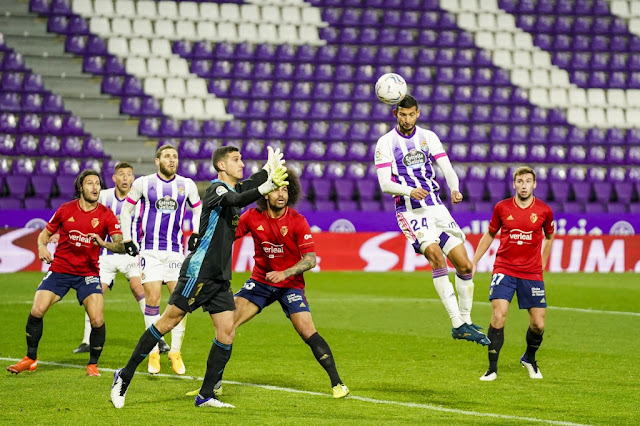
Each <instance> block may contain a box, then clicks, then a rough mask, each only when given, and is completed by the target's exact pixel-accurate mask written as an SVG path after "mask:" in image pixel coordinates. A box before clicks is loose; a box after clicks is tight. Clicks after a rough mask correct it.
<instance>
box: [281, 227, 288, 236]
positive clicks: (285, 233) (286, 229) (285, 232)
mask: <svg viewBox="0 0 640 426" xmlns="http://www.w3.org/2000/svg"><path fill="white" fill-rule="evenodd" d="M287 232H289V228H288V227H286V226H283V227H282V228H280V233H281V234H282V236H283V237H284V236H285V235H287Z"/></svg>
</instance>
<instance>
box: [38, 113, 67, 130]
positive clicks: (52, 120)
mask: <svg viewBox="0 0 640 426" xmlns="http://www.w3.org/2000/svg"><path fill="white" fill-rule="evenodd" d="M63 119H64V117H63V116H61V115H57V114H51V115H46V116H43V121H42V132H43V133H46V134H52V135H59V134H61V133H62V124H63Z"/></svg>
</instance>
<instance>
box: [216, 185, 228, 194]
mask: <svg viewBox="0 0 640 426" xmlns="http://www.w3.org/2000/svg"><path fill="white" fill-rule="evenodd" d="M227 192H229V190H228V189H227V188H225V187H224V186H219V187H217V188H216V194H218V195H219V196H220V195H222V194H226V193H227Z"/></svg>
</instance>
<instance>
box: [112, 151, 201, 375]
mask: <svg viewBox="0 0 640 426" xmlns="http://www.w3.org/2000/svg"><path fill="white" fill-rule="evenodd" d="M155 162H156V166H158V173H156V174H152V175H148V176H143V177H139V178H138V179H136V180H135V182H133V186H132V188H131V191H130V192H129V195H128V196H127V202H125V203H124V205H123V206H122V213H121V218H120V219H121V221H122V227H123V228H126V231H125V232H123V240H124V242H125V251H126V252H127V253H128V254H129V255H131V256H136V255H137V254H138V248H137V247H136V245H135V243H134V242H133V241H132V236H131V234H130V232H131V226H130V223H129V221H130V220H131V213H132V212H133V209H134V206H135V205H136V204H137V203H138V201H140V200H141V202H142V215H141V217H142V218H141V228H142V232H143V235H142V239H141V243H140V272H141V277H142V284H143V286H144V293H145V299H146V306H145V312H144V319H145V325H146V327H147V328H148V327H149V326H151V325H152V324H153V323H155V322H156V321H157V320H158V318H160V298H161V295H162V291H161V290H162V283H163V282H164V283H166V284H167V289H168V290H169V293H172V292H173V289H174V288H175V286H176V283H177V282H178V277H179V276H180V268H181V267H182V262H183V261H184V248H183V245H182V239H183V236H182V222H183V220H184V216H185V213H186V209H187V203H188V204H190V205H191V207H192V209H193V220H192V229H193V234H192V236H191V238H190V239H189V249H190V250H193V247H195V245H196V243H197V241H198V239H199V234H198V228H199V226H200V212H201V211H202V203H201V202H200V195H199V194H198V188H197V187H196V184H195V183H194V182H193V180H191V179H189V178H186V177H184V176H180V175H177V174H176V171H177V170H178V152H177V151H176V149H175V148H174V147H173V146H171V145H165V146H162V147H160V148H159V149H158V151H157V152H156V159H155ZM185 326H186V317H185V319H184V320H182V321H181V322H180V324H178V325H177V326H176V327H175V328H174V329H173V330H172V332H171V350H170V351H169V359H170V360H171V366H172V368H173V371H174V372H175V373H176V374H184V373H185V367H184V362H183V361H182V354H181V349H182V340H183V339H184V332H185ZM148 371H149V373H151V374H157V373H159V372H160V354H159V351H158V346H156V347H155V348H154V349H153V351H151V353H150V354H149V365H148Z"/></svg>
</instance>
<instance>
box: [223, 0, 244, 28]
mask: <svg viewBox="0 0 640 426" xmlns="http://www.w3.org/2000/svg"><path fill="white" fill-rule="evenodd" d="M220 19H222V20H223V21H225V22H234V23H236V22H242V19H241V18H240V7H239V6H238V5H237V4H235V3H222V4H221V5H220Z"/></svg>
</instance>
